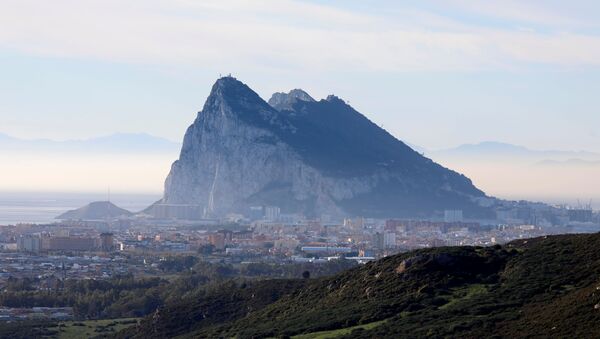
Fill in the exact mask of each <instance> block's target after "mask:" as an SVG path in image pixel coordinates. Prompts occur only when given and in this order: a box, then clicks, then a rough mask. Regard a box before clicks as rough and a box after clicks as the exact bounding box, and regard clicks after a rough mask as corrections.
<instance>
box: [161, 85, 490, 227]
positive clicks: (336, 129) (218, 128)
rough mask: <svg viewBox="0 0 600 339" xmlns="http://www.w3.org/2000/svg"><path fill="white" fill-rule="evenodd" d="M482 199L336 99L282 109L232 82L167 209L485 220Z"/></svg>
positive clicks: (201, 116) (188, 145)
mask: <svg viewBox="0 0 600 339" xmlns="http://www.w3.org/2000/svg"><path fill="white" fill-rule="evenodd" d="M303 93H305V92H303ZM307 95H308V94H307ZM483 197H485V194H484V193H483V192H482V191H480V190H479V189H477V188H476V187H475V186H473V184H472V182H471V181H470V180H469V179H468V178H466V177H465V176H464V175H461V174H459V173H456V172H454V171H451V170H449V169H447V168H444V167H442V166H441V165H438V164H436V163H434V162H433V161H432V160H431V159H428V158H425V157H423V156H421V155H420V154H419V153H417V152H415V151H414V150H412V149H411V148H410V147H408V146H407V145H406V144H404V143H403V142H402V141H400V140H398V139H396V138H395V137H394V136H392V135H391V134H389V133H388V132H387V131H385V130H383V129H381V128H380V127H379V126H377V125H376V124H374V123H373V122H371V121H370V120H369V119H368V118H366V117H365V116H364V115H362V114H361V113H359V112H357V111H356V110H354V109H353V108H352V107H351V106H349V105H348V104H347V103H346V102H345V101H343V100H341V99H339V98H338V97H336V96H333V95H330V96H328V97H327V98H326V99H321V100H319V101H316V100H312V101H311V100H295V101H294V102H293V104H292V105H291V110H290V109H289V108H288V106H286V107H285V109H281V110H277V109H276V108H274V107H272V106H271V105H269V104H268V103H267V102H266V101H264V100H263V99H262V98H260V96H259V95H258V94H257V93H256V92H254V91H253V90H252V89H250V88H249V87H248V86H247V85H246V84H244V83H242V82H240V81H238V80H237V79H235V78H232V77H224V78H220V79H219V80H217V81H216V82H215V84H214V85H213V87H212V89H211V93H210V95H209V96H208V98H207V100H206V102H205V104H204V106H203V109H202V111H201V112H199V113H198V115H197V117H196V119H195V120H194V123H193V124H192V125H191V126H190V127H189V128H188V129H187V131H186V134H185V137H184V143H183V146H182V149H181V153H180V158H179V160H177V161H175V162H174V163H173V166H172V168H171V172H170V173H169V175H168V177H167V179H166V181H165V195H164V198H163V203H166V204H198V205H201V206H204V207H205V208H206V210H207V211H208V212H209V213H213V212H214V213H216V214H221V215H222V214H225V213H229V212H233V211H238V212H239V211H241V210H243V209H244V208H247V207H248V206H249V205H250V204H262V205H264V204H268V205H282V206H281V207H282V210H283V211H284V212H286V213H297V212H301V213H305V214H308V215H319V214H332V215H344V214H345V213H350V214H357V215H365V216H376V215H377V216H383V215H386V214H387V216H400V215H406V214H410V213H414V214H424V213H425V214H428V213H431V212H432V211H433V210H438V211H439V210H443V209H445V208H463V207H464V208H463V209H465V210H466V211H467V214H469V213H471V212H473V213H477V212H481V210H482V208H481V207H480V206H479V205H478V204H477V202H475V201H474V200H473V199H475V198H483ZM295 206H297V207H295Z"/></svg>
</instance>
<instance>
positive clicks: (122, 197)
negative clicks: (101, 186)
mask: <svg viewBox="0 0 600 339" xmlns="http://www.w3.org/2000/svg"><path fill="white" fill-rule="evenodd" d="M160 198H161V195H160V194H146V193H131V194H129V193H114V194H111V195H110V201H111V202H113V203H114V204H115V205H117V206H119V207H121V208H124V209H126V210H129V211H131V212H138V211H141V210H143V209H144V208H146V207H148V206H149V205H150V204H152V203H154V202H156V201H157V200H158V199H160ZM108 199H109V197H108V193H77V192H68V193H65V192H0V226H5V225H15V224H19V223H34V224H45V223H52V222H56V221H57V220H56V219H55V218H56V217H57V216H58V215H60V214H62V213H64V212H66V211H69V210H73V209H76V208H79V207H82V206H85V205H86V204H89V203H90V202H93V201H106V200H108Z"/></svg>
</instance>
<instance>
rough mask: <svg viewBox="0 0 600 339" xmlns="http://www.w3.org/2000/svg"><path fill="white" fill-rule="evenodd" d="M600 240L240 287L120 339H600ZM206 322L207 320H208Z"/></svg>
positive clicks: (537, 244)
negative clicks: (271, 338) (596, 338)
mask: <svg viewBox="0 0 600 339" xmlns="http://www.w3.org/2000/svg"><path fill="white" fill-rule="evenodd" d="M599 247H600V234H593V235H564V236H552V237H543V238H536V239H528V240H520V241H517V242H513V243H509V244H507V245H505V246H494V247H487V248H482V247H452V248H448V247H446V248H434V249H427V250H418V251H413V252H409V253H404V254H401V255H396V256H392V257H388V258H385V259H382V260H380V261H378V262H374V263H371V264H368V265H365V266H363V267H359V268H355V269H351V270H348V271H345V272H343V273H340V274H338V275H335V276H332V277H328V278H320V279H314V280H305V281H294V280H291V281H290V280H268V281H262V282H256V283H254V285H253V286H247V285H243V286H239V285H235V284H230V285H228V286H225V287H224V288H223V289H220V290H218V291H214V295H212V296H209V297H205V298H203V299H202V300H189V301H187V302H184V303H181V304H177V305H170V306H168V307H167V308H165V309H163V310H159V314H161V315H162V314H170V316H169V317H159V318H157V317H149V318H147V319H145V320H144V321H142V322H141V324H140V325H139V326H138V327H136V328H133V327H132V328H130V329H128V330H126V331H124V332H121V333H120V334H119V336H120V337H127V338H131V337H135V338H142V337H176V336H180V337H190V338H194V337H196V338H215V337H226V338H228V337H236V338H267V337H296V336H297V337H299V338H320V337H347V338H399V337H466V338H481V337H493V338H516V337H529V338H545V337H565V338H574V337H576V338H592V337H600V326H598V323H599V321H600V251H598V250H597V249H598V248H599ZM198 315H200V316H198Z"/></svg>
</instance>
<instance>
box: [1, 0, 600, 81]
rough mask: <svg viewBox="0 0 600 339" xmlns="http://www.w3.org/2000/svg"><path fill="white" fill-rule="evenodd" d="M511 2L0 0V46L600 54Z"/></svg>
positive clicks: (160, 57)
mask: <svg viewBox="0 0 600 339" xmlns="http://www.w3.org/2000/svg"><path fill="white" fill-rule="evenodd" d="M424 3H425V4H427V2H424ZM520 3H521V2H502V3H501V4H500V3H499V2H496V3H491V2H486V3H485V5H482V4H480V5H474V4H473V2H462V1H454V2H450V4H451V5H448V4H445V3H441V4H440V3H438V2H430V3H428V4H429V5H426V6H425V5H422V6H421V7H418V6H412V7H410V6H402V5H398V4H396V3H394V2H391V3H386V2H381V4H380V6H378V7H377V8H378V9H377V10H372V11H362V10H360V8H357V7H355V6H353V4H351V3H348V2H344V3H343V4H348V5H346V6H338V7H333V6H327V5H322V4H315V3H309V2H300V1H289V0H281V1H265V0H261V1H241V0H235V1H210V0H209V1H193V0H176V1H172V0H146V1H139V0H137V1H127V2H124V1H118V0H103V1H99V0H90V1H73V0H59V1H52V2H49V1H41V0H39V1H33V0H4V1H3V3H2V10H1V11H0V48H4V49H9V50H15V51H18V52H24V53H29V54H33V55H41V56H55V57H67V58H84V59H94V60H103V61H111V62H124V63H136V64H159V65H167V66H168V65H176V66H191V67H211V65H219V66H220V67H221V68H222V69H232V68H234V67H235V68H246V69H248V68H251V69H254V70H266V71H278V70H281V69H285V70H287V71H289V70H290V69H291V70H292V71H293V70H296V71H305V70H307V69H311V70H343V69H353V68H359V69H363V70H367V71H369V70H371V71H400V72H403V71H423V70H425V71H456V70H459V71H462V70H481V69H508V68H515V67H521V66H523V65H524V64H525V65H527V64H532V63H533V64H544V65H551V66H557V67H587V66H593V67H596V66H598V65H599V64H600V38H599V37H598V36H597V35H594V34H591V33H580V32H577V31H573V32H571V31H568V30H567V31H565V29H564V28H565V27H566V28H572V27H575V26H573V25H574V23H575V24H576V23H577V20H574V19H573V18H572V17H566V16H563V15H561V13H562V8H560V7H558V6H559V5H556V8H551V6H548V7H550V8H545V7H543V6H541V5H537V6H533V5H528V6H527V7H523V5H519V4H520ZM499 4H500V5H499ZM443 13H446V14H443ZM473 16H476V17H477V18H478V20H473ZM485 18H491V19H485ZM499 23H500V24H499ZM517 23H518V25H519V26H517V25H516V24H517ZM540 25H542V26H543V27H540ZM523 27H528V28H527V29H523ZM542 28H543V30H542V33H540V32H538V29H542ZM212 67H214V66H212Z"/></svg>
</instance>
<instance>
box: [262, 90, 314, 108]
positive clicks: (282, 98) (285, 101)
mask: <svg viewBox="0 0 600 339" xmlns="http://www.w3.org/2000/svg"><path fill="white" fill-rule="evenodd" d="M298 101H308V102H314V101H315V99H313V98H312V97H311V96H310V95H309V94H308V93H306V92H305V91H303V90H301V89H299V88H296V89H293V90H291V91H290V92H289V93H283V92H277V93H273V95H272V96H271V99H269V105H271V106H272V107H273V108H275V109H276V110H278V111H282V110H292V108H293V107H292V106H293V105H294V104H295V103H296V102H298Z"/></svg>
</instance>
